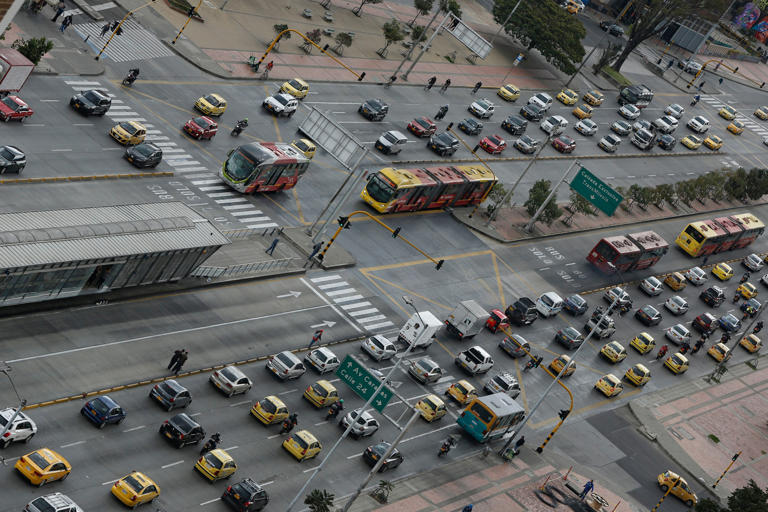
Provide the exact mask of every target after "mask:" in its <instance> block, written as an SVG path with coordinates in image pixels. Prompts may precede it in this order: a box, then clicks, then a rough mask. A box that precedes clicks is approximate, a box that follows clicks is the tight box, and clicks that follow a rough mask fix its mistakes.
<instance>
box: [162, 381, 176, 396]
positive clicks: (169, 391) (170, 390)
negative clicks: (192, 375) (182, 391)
mask: <svg viewBox="0 0 768 512" xmlns="http://www.w3.org/2000/svg"><path fill="white" fill-rule="evenodd" d="M159 387H160V389H161V390H163V391H164V392H165V393H166V394H168V395H170V396H176V389H174V388H173V387H172V386H171V385H170V384H168V383H167V382H161V383H160V386H159Z"/></svg>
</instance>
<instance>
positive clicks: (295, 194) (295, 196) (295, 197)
mask: <svg viewBox="0 0 768 512" xmlns="http://www.w3.org/2000/svg"><path fill="white" fill-rule="evenodd" d="M291 193H292V194H293V200H294V201H296V210H297V211H298V213H299V222H301V223H302V224H309V222H307V221H306V219H304V212H303V211H302V210H301V199H299V193H298V192H296V187H293V188H292V189H291Z"/></svg>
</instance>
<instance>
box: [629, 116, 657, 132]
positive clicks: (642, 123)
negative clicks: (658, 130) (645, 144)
mask: <svg viewBox="0 0 768 512" xmlns="http://www.w3.org/2000/svg"><path fill="white" fill-rule="evenodd" d="M632 129H633V130H634V131H636V132H639V131H640V130H648V131H649V132H652V131H653V124H651V122H650V121H646V120H645V119H638V120H637V121H635V122H634V123H632Z"/></svg>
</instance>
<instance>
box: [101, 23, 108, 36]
mask: <svg viewBox="0 0 768 512" xmlns="http://www.w3.org/2000/svg"><path fill="white" fill-rule="evenodd" d="M109 27H110V24H109V23H105V24H104V26H103V27H101V36H99V37H104V34H106V33H107V32H109Z"/></svg>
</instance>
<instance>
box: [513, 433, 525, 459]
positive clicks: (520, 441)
mask: <svg viewBox="0 0 768 512" xmlns="http://www.w3.org/2000/svg"><path fill="white" fill-rule="evenodd" d="M524 444H525V436H520V439H518V440H517V441H516V442H515V455H520V448H522V447H523V445H524Z"/></svg>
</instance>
